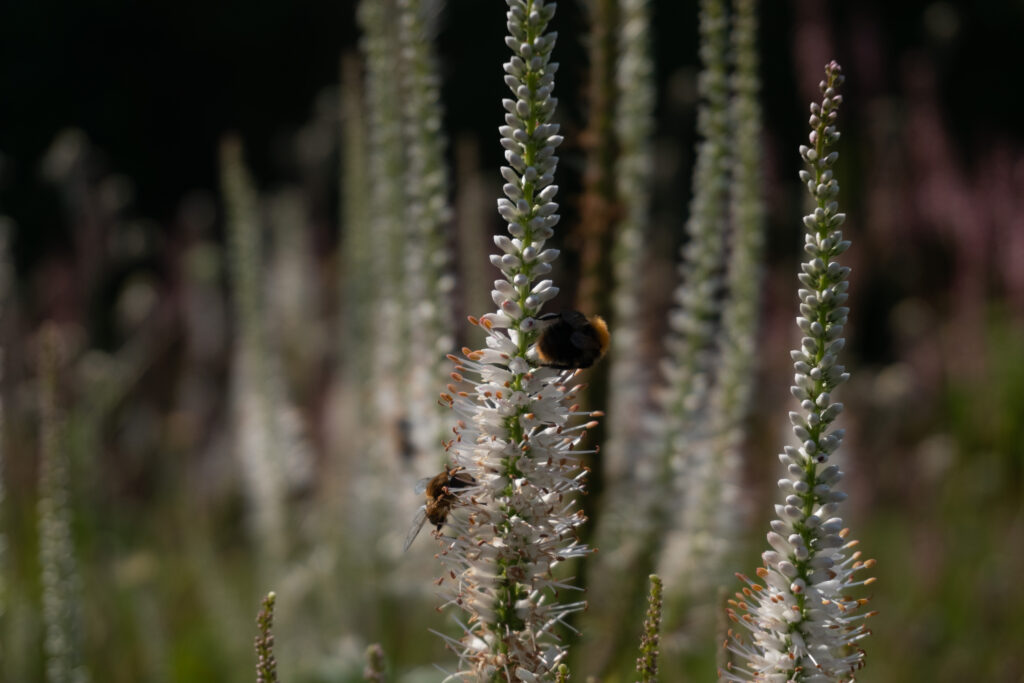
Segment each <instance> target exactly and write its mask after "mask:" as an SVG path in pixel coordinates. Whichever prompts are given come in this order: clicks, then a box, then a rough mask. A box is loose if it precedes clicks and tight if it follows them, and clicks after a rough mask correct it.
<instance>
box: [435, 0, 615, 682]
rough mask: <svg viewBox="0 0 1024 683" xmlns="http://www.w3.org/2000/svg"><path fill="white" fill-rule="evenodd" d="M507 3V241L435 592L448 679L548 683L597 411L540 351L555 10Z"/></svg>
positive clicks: (502, 244) (468, 388)
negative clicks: (447, 632)
mask: <svg viewBox="0 0 1024 683" xmlns="http://www.w3.org/2000/svg"><path fill="white" fill-rule="evenodd" d="M507 1H508V8H509V11H508V14H507V18H508V30H509V35H508V36H507V37H506V39H505V42H506V44H507V45H508V46H509V48H510V49H511V50H512V52H513V55H512V57H511V59H509V61H508V62H506V63H505V65H504V68H505V74H506V75H505V83H506V84H507V85H508V87H509V89H510V90H511V91H512V94H513V98H510V99H506V100H504V101H503V106H504V108H505V111H506V114H505V125H503V126H501V127H500V128H499V132H500V133H501V146H502V147H503V148H504V150H505V159H506V161H507V162H508V165H507V166H505V167H503V168H502V169H501V174H502V176H503V178H504V179H505V182H506V184H505V186H504V188H503V191H504V195H505V196H504V197H502V198H501V199H499V200H498V213H499V214H500V215H501V216H502V217H503V218H504V219H505V220H506V221H507V223H508V235H507V236H505V235H499V236H496V237H495V239H494V243H495V246H496V247H497V252H498V253H496V254H493V255H492V256H491V263H492V264H493V265H495V266H496V267H497V268H498V269H500V271H501V279H499V280H497V281H495V283H494V289H493V291H492V292H491V294H492V298H493V300H494V303H495V306H496V307H497V309H496V311H495V312H493V313H488V314H486V315H484V316H482V317H481V318H480V319H476V318H471V319H470V321H471V322H472V323H473V324H475V325H478V326H480V327H481V328H482V329H483V330H485V331H486V333H487V338H486V341H487V343H486V348H484V349H479V350H469V349H463V356H464V357H463V358H457V357H455V356H450V359H451V360H452V361H453V362H454V363H455V370H454V372H452V375H451V377H452V384H449V385H448V391H447V392H446V393H443V394H442V395H441V400H442V402H443V403H445V404H447V405H449V406H450V407H451V408H452V409H453V410H454V411H455V414H456V417H457V418H458V421H457V426H456V427H455V428H454V434H455V436H454V438H453V439H452V440H451V441H450V442H449V443H448V444H447V451H448V459H449V462H450V464H451V466H452V467H461V468H464V471H465V473H466V475H467V477H471V478H472V481H473V482H474V483H473V484H472V485H470V486H467V487H465V488H462V489H459V490H458V492H457V496H458V501H457V503H455V504H453V505H452V510H451V515H450V516H449V517H448V519H447V531H446V532H445V535H444V536H443V537H442V538H443V543H444V545H443V550H442V551H441V552H440V554H439V558H440V559H441V562H442V564H443V565H444V567H445V573H444V576H443V577H442V579H441V580H440V581H439V585H440V586H441V593H442V595H443V596H444V597H446V598H447V600H448V603H447V604H450V605H457V606H458V607H460V608H461V609H463V610H465V611H466V612H467V613H468V614H469V619H468V621H467V622H466V625H465V626H463V635H462V637H461V638H459V639H454V638H448V637H444V638H445V640H446V642H447V644H448V646H449V647H450V648H451V649H453V650H454V651H455V652H456V653H457V654H458V656H459V670H458V671H456V672H454V673H452V674H451V675H450V676H449V680H472V681H482V680H498V681H533V680H549V679H550V678H551V677H552V676H553V675H554V671H555V670H556V668H557V667H558V664H559V662H561V661H562V659H563V658H564V657H565V654H566V650H565V647H564V646H563V645H562V644H561V643H559V642H558V640H557V638H556V637H555V635H554V633H553V631H554V629H555V627H556V626H557V625H558V624H559V623H561V622H562V620H563V619H564V618H565V616H566V615H567V614H569V613H571V612H574V611H576V610H579V609H582V608H583V607H584V603H583V602H582V601H580V600H569V601H563V600H564V598H565V594H566V592H567V591H568V590H575V587H574V586H572V585H571V584H568V583H565V582H564V581H561V580H559V579H556V578H555V576H554V574H553V571H552V570H553V568H554V567H555V565H557V564H559V563H561V562H564V561H565V560H567V559H570V558H573V557H577V556H581V555H584V554H586V553H588V552H589V550H588V549H587V548H586V547H585V546H583V545H581V544H580V543H579V542H578V540H577V538H576V533H575V530H576V528H577V527H578V526H579V525H580V524H582V523H583V522H584V521H585V520H584V517H583V515H582V513H581V512H580V511H578V510H576V509H575V507H574V502H573V501H574V499H575V496H576V495H577V494H578V493H580V492H581V491H582V490H583V479H584V476H585V474H586V468H585V467H584V466H583V464H582V461H581V459H580V457H581V456H583V455H585V454H586V451H580V450H576V448H577V446H578V445H579V443H580V442H581V440H582V439H583V437H584V436H585V434H586V432H587V430H588V429H590V428H592V427H593V426H594V425H595V424H596V423H595V422H593V421H592V418H593V417H596V416H598V415H599V413H597V412H589V413H588V412H581V411H580V410H579V408H578V407H577V406H576V405H575V398H576V394H577V393H578V391H579V386H578V385H575V386H573V385H569V384H567V382H568V381H569V380H570V379H571V378H572V377H574V376H575V374H576V370H574V369H569V370H565V371H562V372H558V371H557V370H555V369H552V368H546V367H538V366H537V362H536V361H535V360H534V359H535V357H536V351H535V349H534V348H533V347H534V344H535V342H536V341H537V339H538V336H539V335H540V334H541V333H542V330H543V328H544V327H545V326H546V319H543V320H542V319H540V318H541V309H542V308H543V306H544V304H545V303H546V302H547V301H549V300H551V299H552V298H553V297H554V296H555V295H556V294H557V293H558V289H557V288H556V287H554V286H553V284H552V282H551V281H550V280H544V279H541V278H543V277H544V276H545V275H547V274H548V273H550V272H551V262H552V261H553V260H554V259H555V257H556V256H557V255H558V252H557V251H555V250H553V249H546V248H545V242H546V240H548V239H549V238H551V236H552V235H553V234H554V227H555V225H556V224H557V223H558V213H557V211H558V204H556V203H555V202H554V197H555V194H556V193H557V191H558V187H557V186H556V185H554V172H555V166H556V164H557V161H558V157H556V156H555V154H554V152H555V148H556V147H557V146H558V144H559V143H560V142H561V141H562V138H561V136H560V135H558V125H557V124H553V123H550V122H549V121H550V119H551V116H552V113H553V112H554V109H555V104H556V101H555V98H553V97H552V96H551V91H552V87H553V84H554V74H555V70H556V67H557V65H556V64H552V63H550V61H549V60H550V56H551V50H552V48H553V47H554V44H555V35H554V34H552V33H546V28H547V24H548V22H549V21H550V20H551V18H552V16H553V15H554V11H555V6H554V3H549V2H544V1H543V0H507ZM538 280H539V281H538ZM438 535H439V536H440V532H439V534H438Z"/></svg>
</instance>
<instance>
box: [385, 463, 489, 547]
mask: <svg viewBox="0 0 1024 683" xmlns="http://www.w3.org/2000/svg"><path fill="white" fill-rule="evenodd" d="M464 469H465V468H463V467H445V468H444V472H441V473H439V474H436V475H434V476H433V477H428V478H426V479H422V480H420V481H419V483H417V484H416V493H422V494H424V495H425V496H426V498H427V502H426V503H424V504H423V505H421V506H420V509H419V510H417V511H416V516H415V517H413V520H412V526H411V527H410V528H409V533H408V535H407V536H406V537H405V548H403V549H402V552H405V551H406V550H408V549H409V546H410V545H412V542H413V541H414V540H416V537H417V536H418V535H419V533H420V529H422V528H423V525H424V524H425V523H426V521H427V520H428V519H429V520H430V523H431V524H433V525H434V526H435V527H436V529H437V531H441V527H443V526H444V523H445V522H446V521H448V513H449V512H451V509H452V506H453V505H454V504H455V503H456V502H457V500H458V499H457V497H456V495H455V493H454V492H453V489H464V488H466V487H468V486H472V485H473V484H475V483H476V479H474V478H473V477H472V476H470V475H469V473H467V472H465V471H463V470H464Z"/></svg>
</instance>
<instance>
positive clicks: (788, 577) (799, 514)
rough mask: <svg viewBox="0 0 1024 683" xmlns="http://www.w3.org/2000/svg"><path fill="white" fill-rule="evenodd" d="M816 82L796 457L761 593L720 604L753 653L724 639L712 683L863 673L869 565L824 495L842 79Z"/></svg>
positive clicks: (797, 354) (836, 315)
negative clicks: (724, 660)
mask: <svg viewBox="0 0 1024 683" xmlns="http://www.w3.org/2000/svg"><path fill="white" fill-rule="evenodd" d="M825 73H826V78H825V80H824V81H822V83H821V92H822V101H821V103H820V104H817V103H815V104H812V105H811V117H810V125H811V134H810V144H809V145H806V146H801V147H800V154H801V156H802V157H803V159H804V161H805V162H806V164H807V165H808V167H809V170H805V171H801V173H800V177H801V179H802V180H803V181H804V182H805V183H806V184H807V188H808V190H809V191H810V193H811V196H812V197H814V199H815V201H816V204H817V206H816V208H815V209H814V211H813V212H812V213H811V214H809V215H808V216H806V217H805V218H804V225H805V227H806V228H807V237H806V244H805V246H804V250H805V251H806V252H807V260H806V261H805V262H804V263H803V264H802V266H801V271H802V272H801V273H800V275H799V279H800V282H801V285H802V288H801V289H800V290H799V296H800V301H801V303H800V316H799V317H798V318H797V325H798V326H799V327H800V329H801V330H802V331H803V333H804V334H805V335H806V336H805V337H803V339H802V340H801V342H800V348H798V349H796V350H795V351H793V352H792V354H791V355H792V358H793V361H794V369H795V371H796V375H795V384H794V386H793V387H792V388H791V391H792V393H793V395H794V396H795V397H796V398H797V400H799V401H800V408H801V411H800V412H791V413H790V414H789V417H790V421H791V422H792V424H793V432H794V434H795V435H796V437H797V439H799V441H800V445H799V446H787V447H786V448H785V452H784V453H782V454H781V455H780V456H779V457H780V459H781V460H782V464H783V465H784V466H785V467H786V474H787V476H786V477H785V478H783V479H781V480H779V488H780V489H781V490H782V492H783V495H784V496H785V498H784V501H783V503H781V504H778V505H776V506H775V512H776V515H777V517H778V518H777V519H775V520H774V521H772V523H771V531H770V532H769V533H768V544H769V545H770V546H771V549H770V550H767V551H766V552H764V553H763V554H762V556H761V557H762V559H763V560H764V566H763V567H761V568H759V569H758V570H757V577H758V579H760V582H758V581H755V580H753V579H749V578H747V577H745V576H740V578H741V579H742V580H743V581H745V582H746V583H747V586H746V587H744V588H743V590H742V591H741V592H740V593H737V594H736V598H735V599H734V600H731V601H730V605H731V607H730V609H729V610H728V613H729V617H730V619H732V620H733V621H734V622H735V623H738V624H741V625H742V626H743V627H744V628H746V629H748V630H749V631H750V638H751V641H752V642H749V643H748V642H747V641H746V640H744V638H743V637H742V636H741V635H740V634H739V633H737V632H735V631H732V632H730V638H729V640H728V641H727V643H726V645H727V647H728V649H729V650H731V651H732V652H733V653H734V654H736V655H738V656H739V658H740V659H741V660H743V661H741V662H740V663H739V664H735V663H734V664H732V665H730V666H729V667H728V669H727V670H726V671H722V672H720V675H721V676H722V677H723V678H725V679H727V680H732V681H779V682H780V683H781V682H785V681H849V680H853V677H854V674H855V672H856V671H857V670H859V669H861V668H862V667H863V666H864V651H863V650H861V649H860V647H859V642H860V640H861V639H862V638H864V637H865V636H867V635H868V634H869V631H868V629H867V627H866V625H865V623H864V620H865V619H866V618H867V617H870V616H872V614H873V613H872V612H868V613H863V612H860V609H861V608H862V607H863V606H864V604H865V603H866V602H867V600H866V599H863V598H855V597H851V596H850V591H851V589H855V588H857V587H858V586H862V585H867V584H870V583H871V582H872V581H873V580H874V579H873V578H864V579H862V578H859V577H860V575H861V574H862V573H863V570H865V569H870V568H871V567H872V566H874V561H873V560H867V561H863V560H861V554H860V551H858V550H855V546H856V545H857V541H854V540H849V538H848V533H849V532H848V530H847V529H845V528H844V526H843V520H842V519H841V518H840V517H839V516H838V508H839V503H840V502H842V501H843V500H844V499H845V498H846V494H845V493H843V492H840V491H836V490H834V487H835V486H836V485H837V484H838V483H839V480H840V479H841V478H842V472H841V471H840V470H839V467H838V466H836V465H834V464H830V463H829V460H830V458H831V456H832V454H834V453H835V452H836V449H838V447H839V445H840V443H841V442H842V439H843V430H842V429H833V428H832V422H833V421H834V420H835V419H836V417H837V416H838V415H839V413H840V412H841V411H842V407H843V406H842V404H841V403H835V402H833V401H832V399H831V392H832V391H833V390H834V389H835V388H836V387H837V386H839V385H840V384H842V383H843V382H845V381H846V380H847V379H848V377H849V375H848V374H847V373H846V371H845V369H844V368H843V366H842V365H840V364H838V362H837V357H838V353H839V351H840V349H842V347H843V344H844V341H845V340H844V339H843V336H842V332H843V325H844V324H845V323H846V317H847V313H848V309H847V308H846V307H845V306H844V305H843V304H844V303H845V302H846V299H847V294H846V290H847V286H848V283H847V281H846V277H847V275H848V273H849V270H850V269H849V268H847V267H845V266H841V265H839V263H838V262H837V261H836V260H835V259H836V257H838V256H839V255H840V254H842V253H843V252H844V251H846V249H847V248H848V247H849V246H850V243H849V241H847V240H845V239H844V238H843V234H842V231H841V230H840V226H841V225H842V223H843V220H844V219H845V215H844V214H842V213H839V212H838V208H839V207H838V204H837V202H836V197H837V196H838V193H839V184H838V183H837V182H836V180H835V178H834V174H833V171H832V167H833V165H834V164H835V162H836V159H837V158H838V153H837V152H835V151H831V148H832V147H833V146H834V145H835V143H836V142H837V141H838V140H839V132H838V131H837V130H836V127H835V122H836V118H837V113H838V108H839V105H840V104H841V103H842V100H843V98H842V95H840V94H839V86H840V85H841V84H842V81H843V76H842V74H841V70H840V67H839V65H838V64H836V63H835V62H831V63H830V64H828V66H826V68H825Z"/></svg>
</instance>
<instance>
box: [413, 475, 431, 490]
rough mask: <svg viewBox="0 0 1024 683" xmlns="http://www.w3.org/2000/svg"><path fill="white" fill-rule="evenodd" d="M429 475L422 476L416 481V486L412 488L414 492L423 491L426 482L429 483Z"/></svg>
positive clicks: (425, 488) (425, 487)
mask: <svg viewBox="0 0 1024 683" xmlns="http://www.w3.org/2000/svg"><path fill="white" fill-rule="evenodd" d="M430 479H431V477H423V478H422V479H420V480H419V481H418V482H416V488H414V489H413V491H415V492H416V493H424V492H426V490H427V484H429V483H430Z"/></svg>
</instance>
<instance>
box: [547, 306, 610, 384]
mask: <svg viewBox="0 0 1024 683" xmlns="http://www.w3.org/2000/svg"><path fill="white" fill-rule="evenodd" d="M537 323H538V327H539V328H540V336H539V337H538V338H537V344H536V346H535V347H534V348H535V352H536V354H537V358H538V359H539V361H540V365H545V366H547V367H549V368H558V369H561V370H568V369H572V368H589V367H590V366H591V365H593V364H594V363H596V362H597V361H599V360H601V358H602V357H603V356H604V354H605V352H606V351H607V350H608V344H609V343H610V342H611V336H610V335H609V333H608V324H607V323H605V321H604V318H602V317H601V316H599V315H592V316H589V317H588V316H585V315H583V314H582V313H580V312H579V311H562V312H561V313H545V314H544V315H541V316H539V317H538V318H537Z"/></svg>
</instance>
